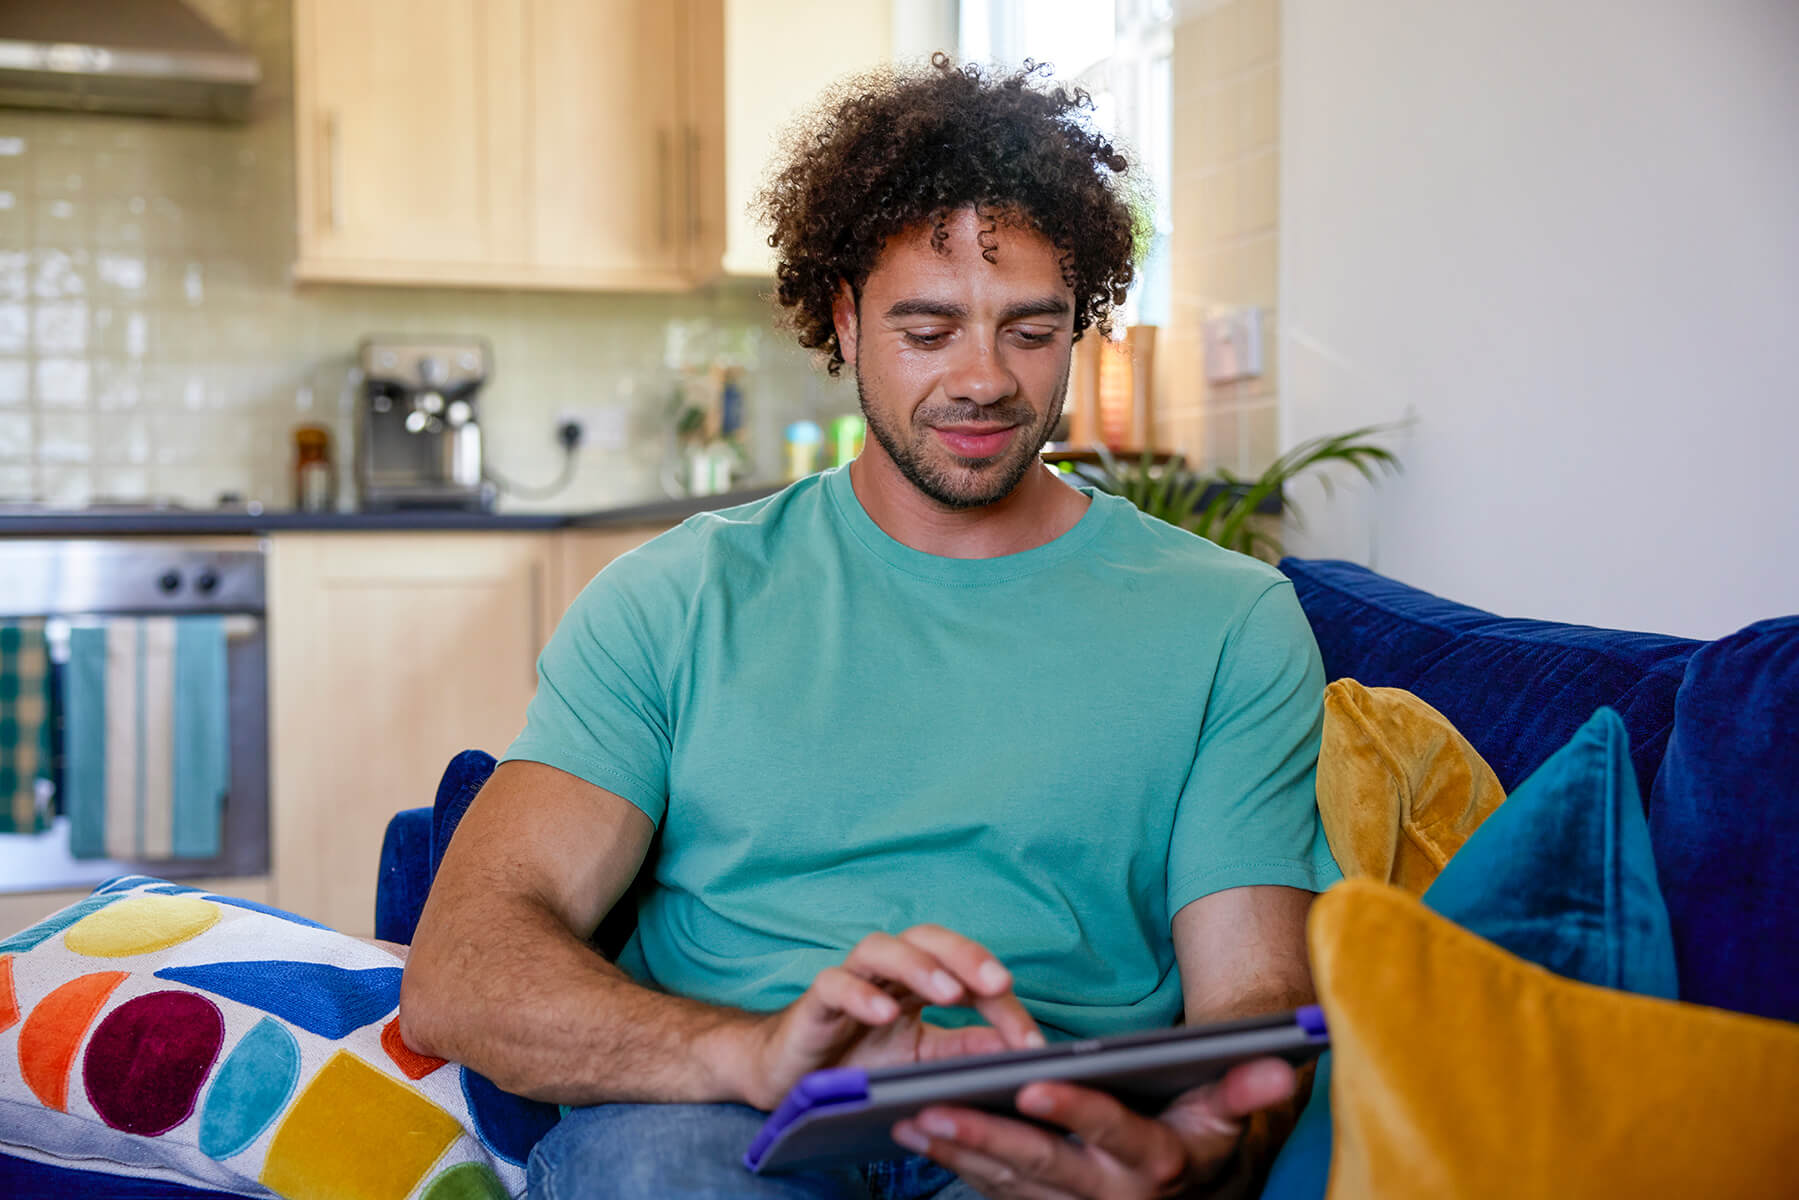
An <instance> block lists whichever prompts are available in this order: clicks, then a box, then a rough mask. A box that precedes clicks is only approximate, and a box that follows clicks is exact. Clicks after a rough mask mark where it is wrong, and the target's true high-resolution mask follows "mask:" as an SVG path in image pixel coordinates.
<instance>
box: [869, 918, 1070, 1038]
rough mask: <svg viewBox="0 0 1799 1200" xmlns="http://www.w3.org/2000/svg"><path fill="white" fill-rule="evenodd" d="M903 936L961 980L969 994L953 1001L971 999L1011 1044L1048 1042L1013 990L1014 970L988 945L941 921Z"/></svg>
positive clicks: (909, 930) (910, 931) (909, 943)
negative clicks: (993, 952)
mask: <svg viewBox="0 0 1799 1200" xmlns="http://www.w3.org/2000/svg"><path fill="white" fill-rule="evenodd" d="M899 940H900V941H901V942H902V943H905V944H907V945H910V946H914V947H916V948H918V949H920V950H922V951H924V952H925V953H927V954H928V955H930V956H931V957H932V958H934V959H935V960H936V961H937V962H938V963H940V964H942V967H943V969H944V970H945V971H946V972H948V973H950V974H951V975H953V976H954V977H955V978H956V979H958V980H960V981H961V985H962V986H963V987H966V988H967V990H968V992H969V996H968V997H967V998H966V999H962V998H959V999H958V1000H957V1001H953V1002H952V1003H971V1004H972V1005H973V1006H974V1008H975V1010H976V1011H977V1012H979V1013H980V1014H981V1016H982V1017H984V1018H986V1021H987V1023H988V1024H989V1025H991V1026H993V1027H994V1028H995V1029H997V1030H999V1032H1000V1034H1001V1036H1003V1037H1004V1038H1005V1039H1006V1044H1007V1045H1008V1046H1013V1047H1036V1046H1041V1045H1043V1044H1044V1039H1043V1033H1042V1032H1041V1031H1040V1030H1039V1029H1038V1028H1037V1022H1036V1021H1035V1020H1033V1019H1032V1018H1031V1014H1030V1013H1029V1012H1027V1011H1025V1007H1024V1005H1023V1004H1021V1003H1020V1002H1019V1000H1018V997H1017V996H1016V995H1014V994H1013V992H1012V973H1011V972H1010V971H1008V970H1006V968H1005V967H1003V966H1002V965H1000V961H999V960H998V959H997V958H995V957H993V955H992V954H991V953H990V952H989V951H988V950H987V948H986V947H985V946H982V945H981V944H980V943H979V942H976V941H972V940H970V939H968V938H965V937H963V936H962V935H961V934H959V933H955V932H953V931H951V930H948V929H945V928H943V927H942V926H941V925H914V926H913V927H912V928H911V929H908V930H906V932H904V933H902V934H901V935H900V937H899ZM937 1003H939V1004H941V1003H944V1001H941V1000H939V1001H937Z"/></svg>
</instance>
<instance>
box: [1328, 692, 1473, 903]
mask: <svg viewBox="0 0 1799 1200" xmlns="http://www.w3.org/2000/svg"><path fill="white" fill-rule="evenodd" d="M1504 799H1505V789H1503V788H1502V787H1500V786H1499V778H1498V776H1496V775H1494V774H1493V769H1492V768H1491V767H1489V766H1487V763H1486V760H1485V759H1483V758H1481V756H1480V754H1479V752H1477V751H1476V750H1475V749H1474V747H1473V746H1471V745H1469V743H1468V739H1467V738H1465V737H1463V736H1462V735H1461V734H1460V733H1458V732H1457V731H1456V728H1455V726H1454V725H1451V724H1450V723H1449V718H1447V717H1445V716H1444V715H1443V714H1442V713H1440V712H1438V711H1437V710H1436V709H1434V708H1432V707H1431V706H1430V705H1428V704H1426V703H1425V702H1424V701H1422V700H1420V699H1418V697H1416V696H1414V695H1412V694H1411V693H1410V692H1407V691H1404V690H1402V689H1400V688H1387V687H1378V688H1368V687H1363V686H1362V685H1361V684H1359V683H1357V682H1356V681H1355V680H1353V679H1339V680H1337V681H1336V682H1335V683H1333V684H1331V685H1330V686H1329V687H1327V688H1325V689H1324V743H1323V746H1322V748H1321V749H1320V750H1319V753H1318V812H1319V815H1320V816H1321V817H1322V818H1323V822H1324V835H1325V837H1326V838H1328V839H1329V840H1330V847H1331V854H1332V855H1333V856H1335V858H1336V860H1337V865H1338V866H1339V867H1341V868H1342V869H1343V874H1344V875H1345V876H1347V877H1350V878H1365V879H1377V880H1380V881H1381V882H1383V883H1391V884H1393V885H1394V886H1396V887H1399V888H1401V889H1403V890H1405V891H1406V892H1409V893H1410V894H1411V895H1414V896H1416V895H1420V894H1421V893H1422V892H1423V891H1424V889H1425V888H1426V887H1429V886H1430V882H1431V880H1433V879H1435V878H1436V877H1437V872H1438V871H1441V870H1442V869H1443V864H1444V863H1446V862H1448V861H1449V856H1450V855H1452V854H1454V853H1455V852H1456V851H1457V850H1459V849H1461V846H1462V843H1463V842H1465V841H1467V840H1468V837H1469V835H1470V834H1472V833H1473V832H1474V831H1475V830H1476V829H1478V828H1479V827H1480V823H1481V822H1482V821H1484V820H1486V818H1487V814H1488V813H1490V812H1492V811H1493V810H1494V809H1495V808H1498V807H1499V803H1500V801H1502V800H1504Z"/></svg>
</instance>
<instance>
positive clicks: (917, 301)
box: [887, 297, 968, 321]
mask: <svg viewBox="0 0 1799 1200" xmlns="http://www.w3.org/2000/svg"><path fill="white" fill-rule="evenodd" d="M967 315H968V306H967V305H963V304H957V303H956V302H955V301H953V300H929V299H925V298H923V297H916V298H913V299H909V300H895V301H894V302H893V303H892V304H890V305H888V306H887V316H888V317H889V318H893V317H948V318H950V319H951V320H955V321H959V320H961V319H962V318H963V317H966V316H967Z"/></svg>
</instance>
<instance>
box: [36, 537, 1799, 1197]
mask: <svg viewBox="0 0 1799 1200" xmlns="http://www.w3.org/2000/svg"><path fill="white" fill-rule="evenodd" d="M1281 569H1282V570H1283V571H1285V572H1286V573H1287V575H1288V576H1289V577H1290V578H1291V579H1292V580H1293V583H1294V585H1295V587H1296V589H1297V592H1298V596H1299V600H1300V603H1301V604H1302V605H1303V606H1304V609H1305V611H1306V615H1307V616H1308V618H1309V619H1310V621H1311V624H1312V628H1313V632H1314V633H1315V634H1316V636H1317V639H1318V643H1319V647H1320V649H1321V650H1322V652H1323V656H1324V665H1325V670H1326V673H1327V674H1328V676H1329V677H1330V678H1332V679H1337V678H1342V677H1346V676H1347V677H1352V678H1355V679H1358V680H1360V681H1361V682H1362V683H1364V684H1367V685H1369V686H1383V685H1384V686H1394V687H1403V688H1406V689H1407V690H1409V691H1412V692H1413V693H1415V694H1417V695H1418V696H1420V697H1422V698H1423V699H1425V700H1426V701H1428V702H1429V703H1430V704H1432V705H1433V706H1435V707H1436V708H1437V709H1439V710H1440V711H1441V712H1442V713H1443V714H1444V715H1446V716H1447V717H1448V718H1449V719H1450V720H1451V721H1452V722H1454V723H1455V725H1456V726H1457V727H1458V728H1459V729H1460V730H1461V731H1462V732H1463V733H1464V734H1465V735H1466V736H1467V737H1468V738H1469V740H1470V741H1471V742H1473V744H1474V745H1475V747H1476V748H1477V749H1478V750H1479V751H1480V752H1481V754H1482V755H1483V756H1484V757H1485V758H1486V759H1487V761H1488V762H1489V763H1490V764H1491V765H1492V767H1493V769H1494V771H1495V772H1496V773H1497V775H1498V776H1499V779H1500V781H1501V782H1502V783H1503V784H1504V785H1505V787H1506V788H1507V790H1508V791H1509V790H1511V789H1512V788H1514V787H1516V786H1517V785H1518V784H1519V783H1520V782H1521V781H1522V780H1523V779H1524V778H1525V777H1526V776H1528V775H1529V774H1530V773H1531V772H1532V771H1533V770H1534V769H1535V768H1536V767H1537V766H1538V765H1539V764H1540V763H1542V762H1543V761H1544V760H1545V759H1547V758H1548V757H1549V756H1550V754H1551V753H1553V752H1554V751H1555V750H1556V749H1557V748H1558V747H1560V746H1561V745H1562V744H1563V743H1565V742H1566V741H1567V740H1568V738H1569V737H1570V736H1571V735H1572V734H1573V733H1574V732H1575V730H1576V729H1577V728H1579V727H1580V726H1581V725H1582V724H1583V723H1584V722H1585V721H1586V720H1587V719H1588V717H1590V716H1591V715H1592V713H1593V711H1594V710H1595V709H1596V708H1598V707H1600V706H1601V705H1609V706H1610V707H1612V708H1613V709H1615V710H1616V711H1617V712H1618V713H1619V714H1620V716H1621V717H1622V718H1623V720H1624V723H1625V725H1626V727H1627V729H1628V732H1629V734H1630V744H1631V746H1632V748H1633V750H1632V757H1633V763H1634V766H1635V768H1636V772H1637V777H1638V782H1639V784H1640V789H1641V793H1642V795H1643V796H1645V797H1646V798H1647V801H1646V803H1647V807H1648V816H1649V823H1650V829H1651V835H1652V840H1653V844H1654V851H1655V858H1656V867H1657V872H1658V874H1659V877H1660V882H1661V886H1662V890H1663V894H1664V896H1665V898H1666V901H1667V905H1668V909H1669V913H1670V916H1671V918H1672V924H1673V932H1674V937H1675V943H1676V955H1677V963H1678V969H1679V983H1680V992H1681V998H1682V999H1683V1000H1688V1001H1693V1002H1696V1003H1700V1004H1708V1005H1714V1006H1717V1007H1722V1008H1728V1009H1734V1010H1737V1011H1741V1012H1747V1013H1753V1014H1756V1015H1760V1016H1766V1017H1774V1018H1778V1019H1782V1020H1788V1021H1799V918H1795V916H1794V914H1795V913H1799V616H1785V617H1777V618H1774V619H1771V620H1766V621H1761V622H1758V623H1756V624H1754V625H1751V626H1749V627H1748V628H1746V629H1743V630H1741V631H1739V632H1737V633H1735V634H1732V635H1730V636H1728V637H1724V638H1720V639H1718V640H1716V641H1712V642H1701V641H1693V640H1689V639H1683V638H1674V637H1665V636H1661V635H1658V634H1649V633H1626V632H1620V631H1615V630H1605V629H1594V628H1587V627H1582V626H1571V625H1561V624H1555V623H1550V622H1543V621H1528V620H1514V619H1508V618H1505V617H1500V616H1496V615H1494V614H1492V613H1488V612H1483V611H1481V610H1479V609H1475V608H1470V607H1468V606H1466V605H1463V604H1458V603H1455V602H1453V601H1450V600H1446V599H1442V598H1440V597H1437V596H1433V595H1430V594H1429V593H1426V592H1422V591H1419V590H1417V589H1415V588H1411V587H1408V586H1406V585H1405V584H1402V583H1399V582H1397V581H1395V580H1392V579H1388V578H1386V577H1384V576H1381V575H1379V574H1377V573H1375V572H1372V571H1369V570H1367V569H1366V568H1363V567H1359V566H1356V565H1354V564H1351V563H1345V562H1332V561H1318V560H1299V559H1288V560H1286V561H1285V562H1283V563H1282V564H1281ZM492 769H493V759H492V758H491V757H490V756H488V755H486V754H484V753H481V752H480V751H472V750H471V751H465V752H464V753H463V754H460V755H458V756H457V757H456V759H455V760H454V761H453V762H452V763H451V764H450V767H449V769H448V770H447V771H446V772H445V775H444V777H443V780H442V783H441V785H440V786H439V789H438V793H437V797H436V801H435V803H434V804H433V805H432V806H431V807H422V808H416V809H412V810H409V811H406V812H402V813H399V814H398V815H397V816H395V817H394V818H393V820H392V821H391V823H390V824H389V826H388V829H387V835H386V840H385V844H384V845H383V847H382V852H381V861H380V881H379V887H378V891H377V899H376V934H377V936H379V937H382V938H385V939H388V940H392V941H398V942H410V941H411V940H412V935H413V932H414V929H415V928H416V926H417V923H418V918H419V913H420V910H421V909H422V907H423V904H424V900H425V895H426V893H427V891H428V890H429V887H430V880H431V878H432V875H433V873H434V872H435V870H436V866H437V863H438V862H439V860H440V859H441V857H442V854H443V850H444V848H445V847H446V846H447V845H448V843H449V839H450V836H451V835H452V834H453V833H454V830H455V826H456V822H457V821H458V820H459V819H460V818H461V815H462V813H463V812H464V811H465V810H466V808H467V806H468V804H469V802H470V801H471V800H472V799H473V798H474V795H475V793H476V792H477V791H479V789H480V786H481V784H482V783H483V782H484V781H485V780H486V778H487V776H488V774H489V773H490V772H491V771H492ZM633 911H634V905H633V904H632V903H625V904H621V905H620V906H619V911H618V912H617V913H616V914H615V916H614V917H612V918H609V920H608V922H607V923H606V925H604V926H603V927H602V928H601V930H600V932H599V934H598V935H597V936H596V938H595V942H596V944H597V945H599V946H600V947H601V948H602V950H614V949H616V947H617V946H619V945H621V944H622V942H623V938H624V937H625V936H626V935H627V934H628V932H629V929H630V924H631V920H632V916H631V914H632V912H633ZM0 1179H4V1180H6V1182H7V1184H8V1187H7V1188H0V1191H9V1193H10V1194H17V1195H22V1196H23V1195H56V1196H59V1197H64V1198H67V1197H72V1196H86V1195H96V1196H99V1195H107V1196H132V1197H144V1198H146V1200H148V1198H150V1197H157V1198H166V1197H176V1196H182V1197H187V1196H203V1195H217V1194H218V1193H214V1192H204V1191H199V1190H194V1189H188V1188H184V1187H179V1186H175V1185H170V1184H160V1183H154V1182H150V1181H122V1180H119V1179H118V1178H116V1177H109V1176H97V1175H88V1174H87V1173H85V1172H78V1171H68V1170H64V1169H60V1168H51V1167H39V1166H36V1165H35V1164H30V1163H24V1162H21V1161H18V1160H13V1159H8V1158H5V1157H4V1156H0Z"/></svg>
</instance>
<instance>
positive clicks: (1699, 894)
mask: <svg viewBox="0 0 1799 1200" xmlns="http://www.w3.org/2000/svg"><path fill="white" fill-rule="evenodd" d="M1281 570H1282V571H1284V572H1286V574H1287V577H1288V578H1290V579H1291V580H1293V584H1294V587H1295V589H1296V590H1297V591H1298V593H1299V602H1300V604H1301V605H1302V606H1303V607H1304V609H1305V612H1306V616H1307V618H1308V619H1309V620H1310V621H1311V624H1312V632H1313V634H1314V635H1315V636H1316V637H1317V639H1318V646H1319V649H1320V650H1321V651H1322V652H1323V655H1324V669H1325V674H1326V675H1327V676H1328V677H1329V678H1331V679H1338V678H1342V677H1344V676H1348V677H1350V678H1353V679H1357V680H1360V681H1361V682H1362V683H1363V684H1366V685H1369V686H1381V685H1384V686H1388V687H1401V688H1405V689H1406V690H1408V691H1410V692H1412V693H1414V694H1415V695H1417V696H1420V697H1422V698H1423V699H1424V700H1426V701H1428V702H1429V703H1430V704H1432V705H1433V706H1435V707H1436V708H1438V709H1439V710H1441V711H1442V713H1443V714H1444V715H1445V716H1447V717H1448V718H1449V719H1450V720H1451V721H1452V722H1453V723H1454V724H1455V726H1456V728H1457V729H1459V730H1461V732H1462V734H1463V735H1464V736H1465V737H1467V739H1468V740H1469V741H1470V742H1472V743H1473V744H1474V747H1475V749H1477V750H1479V751H1480V753H1481V755H1482V757H1484V758H1485V759H1486V760H1487V762H1488V763H1489V764H1490V765H1491V766H1492V767H1493V770H1494V773H1495V774H1497V775H1498V776H1499V779H1500V782H1501V783H1503V784H1504V785H1505V788H1506V790H1507V791H1508V792H1509V791H1511V790H1512V789H1513V788H1515V787H1516V786H1517V785H1518V784H1519V783H1520V782H1522V781H1523V779H1524V778H1525V777H1527V776H1528V775H1529V774H1530V773H1531V772H1532V771H1533V770H1535V769H1536V767H1537V766H1538V765H1540V764H1541V763H1542V762H1543V761H1544V760H1545V759H1547V758H1548V757H1549V755H1550V754H1552V753H1553V752H1554V751H1555V750H1556V749H1557V748H1559V747H1560V746H1561V745H1562V744H1563V743H1565V742H1566V741H1567V740H1568V738H1569V737H1570V736H1572V734H1573V733H1574V731H1575V730H1576V729H1577V728H1579V726H1580V725H1581V724H1582V723H1583V722H1585V721H1586V719H1587V718H1588V717H1590V716H1591V715H1592V713H1593V710H1594V709H1596V708H1598V707H1599V706H1600V705H1602V704H1609V705H1611V706H1612V707H1613V708H1615V709H1616V710H1617V711H1618V712H1619V714H1620V715H1621V716H1623V718H1624V723H1625V727H1626V729H1627V730H1628V731H1629V733H1630V742H1631V761H1632V765H1633V766H1634V767H1635V769H1636V773H1637V778H1638V783H1639V785H1640V787H1641V791H1642V794H1643V796H1644V797H1645V799H1646V802H1647V807H1648V810H1649V827H1650V840H1651V843H1652V844H1653V846H1654V849H1655V863H1656V874H1657V876H1658V877H1659V880H1660V884H1661V889H1662V894H1663V897H1664V898H1665V899H1666V901H1667V904H1668V916H1669V921H1670V924H1671V925H1672V927H1673V932H1674V947H1675V960H1676V964H1677V968H1678V971H1679V976H1680V998H1681V999H1682V1000H1687V1001H1691V1002H1694V1003H1698V1004H1709V1005H1713V1006H1715V1007H1719V1008H1728V1009H1733V1010H1735V1011H1738V1012H1747V1013H1754V1014H1756V1015H1758V1016H1765V1017H1775V1018H1779V1019H1782V1020H1787V1021H1799V916H1796V915H1795V914H1799V616H1789V617H1777V618H1774V619H1772V620H1767V621H1759V622H1757V623H1756V624H1754V625H1751V626H1749V627H1748V628H1746V629H1743V630H1741V631H1739V632H1737V633H1734V634H1731V635H1730V636H1729V637H1724V638H1719V639H1718V640H1717V641H1715V642H1696V641H1690V640H1687V639H1685V638H1672V637H1664V636H1661V635H1659V634H1651V633H1622V632H1618V631H1616V630H1609V629H1592V628H1588V627H1585V626H1578V625H1560V624H1556V623H1554V622H1549V621H1525V620H1510V619H1507V618H1504V617H1499V616H1495V615H1494V614H1492V613H1489V612H1484V611H1482V610H1480V609H1477V608H1470V607H1468V606H1467V605H1465V604H1457V603H1455V602H1454V601H1451V600H1445V599H1442V598H1441V597H1438V596H1433V595H1431V594H1430V593H1428V592H1422V591H1419V590H1418V589H1417V588H1413V587H1408V586H1407V585H1405V584H1403V583H1399V582H1398V581H1396V580H1392V579H1388V578H1386V577H1385V576H1383V575H1379V574H1376V573H1375V572H1373V571H1370V570H1368V569H1367V568H1366V567H1361V566H1357V565H1355V564H1354V563H1347V562H1335V561H1328V560H1308V559H1293V558H1289V559H1286V560H1285V561H1283V562H1282V563H1281Z"/></svg>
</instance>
